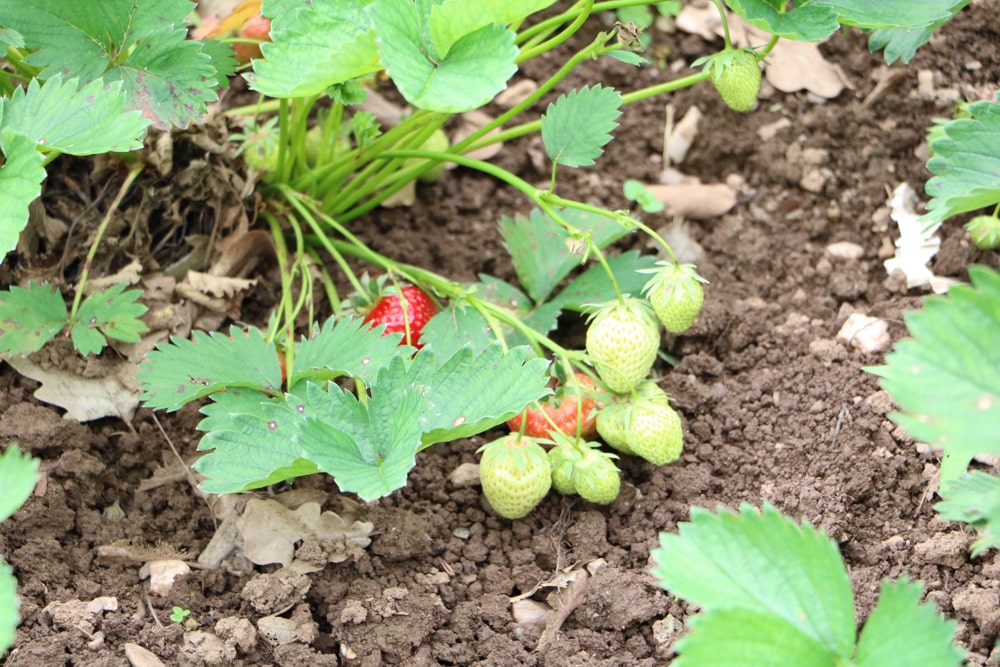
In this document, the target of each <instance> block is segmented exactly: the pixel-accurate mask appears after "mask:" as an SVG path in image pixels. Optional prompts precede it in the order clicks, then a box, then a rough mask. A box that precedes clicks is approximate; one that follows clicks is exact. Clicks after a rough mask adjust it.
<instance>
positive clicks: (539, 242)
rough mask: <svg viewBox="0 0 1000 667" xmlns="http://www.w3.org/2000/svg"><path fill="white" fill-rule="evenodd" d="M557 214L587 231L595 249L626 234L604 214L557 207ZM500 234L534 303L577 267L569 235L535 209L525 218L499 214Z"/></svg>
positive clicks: (515, 269) (515, 268)
mask: <svg viewBox="0 0 1000 667" xmlns="http://www.w3.org/2000/svg"><path fill="white" fill-rule="evenodd" d="M559 214H560V215H561V216H562V217H563V218H564V219H565V220H566V221H567V222H568V223H570V224H571V225H573V226H574V227H576V228H577V229H579V230H580V231H582V232H584V233H586V232H590V233H591V235H592V236H591V238H592V239H593V241H594V243H595V244H596V245H597V246H598V247H599V248H604V247H606V246H608V245H609V244H611V243H614V242H615V241H617V240H618V239H620V238H622V237H623V236H625V234H627V233H628V230H626V229H625V228H624V227H622V226H621V225H619V224H618V223H617V222H615V221H614V220H612V219H610V218H607V217H605V216H601V215H596V214H593V213H588V212H586V211H580V210H578V209H560V210H559ZM500 233H501V234H502V235H503V238H504V242H505V244H506V245H507V251H508V252H509V253H510V257H511V260H512V261H513V263H514V271H515V272H516V273H517V279H518V280H519V281H520V282H521V285H523V286H524V289H525V291H526V292H527V293H528V295H529V296H530V297H531V298H532V299H534V300H535V302H536V303H538V302H542V301H544V300H545V299H547V298H548V297H549V295H550V294H551V293H552V290H554V289H555V288H556V286H557V285H558V284H559V283H560V282H562V279H563V278H565V277H566V276H567V275H569V273H570V272H571V271H572V270H573V269H575V268H576V267H578V266H580V256H579V255H575V254H573V252H572V251H571V249H570V244H571V241H570V238H569V234H568V233H567V232H566V230H565V229H563V228H562V227H561V226H559V225H558V224H556V223H555V222H554V221H552V220H551V219H550V218H549V217H548V216H547V215H545V214H544V213H542V212H541V211H539V210H538V209H532V211H531V213H530V214H529V215H528V217H524V216H520V215H519V216H516V217H515V218H513V219H511V218H508V217H506V216H504V217H502V218H501V219H500Z"/></svg>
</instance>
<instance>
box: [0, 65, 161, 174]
mask: <svg viewBox="0 0 1000 667" xmlns="http://www.w3.org/2000/svg"><path fill="white" fill-rule="evenodd" d="M79 83H80V82H79V81H78V80H76V79H69V80H64V79H63V78H62V76H61V75H56V76H54V77H52V78H51V79H49V80H48V81H46V82H45V85H44V86H40V85H39V82H38V79H32V81H31V83H29V84H28V88H27V90H25V89H24V88H17V89H15V91H14V94H13V95H12V96H11V98H10V99H9V100H6V99H5V100H0V116H2V119H3V120H2V127H4V128H11V129H13V130H14V131H15V132H18V133H20V134H22V135H24V136H26V137H29V138H31V139H32V140H33V141H34V142H35V143H36V144H38V146H39V147H41V148H45V149H53V150H58V151H62V152H63V153H69V154H71V155H94V154H97V153H107V152H109V151H129V150H136V149H139V148H142V138H143V136H145V134H146V128H147V126H148V125H149V121H147V120H145V119H144V118H142V116H140V115H139V112H137V111H130V112H127V111H125V102H126V100H125V98H124V97H123V96H122V91H121V88H122V86H121V83H120V82H114V83H110V84H109V83H105V82H104V81H101V80H100V79H98V80H96V81H92V82H90V83H89V84H87V85H85V86H83V87H82V88H81V87H80V86H79Z"/></svg>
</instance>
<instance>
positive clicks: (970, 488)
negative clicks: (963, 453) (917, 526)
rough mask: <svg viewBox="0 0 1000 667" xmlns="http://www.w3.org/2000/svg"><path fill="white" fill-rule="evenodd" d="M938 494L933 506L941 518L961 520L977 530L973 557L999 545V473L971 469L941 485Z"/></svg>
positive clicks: (973, 545)
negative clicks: (937, 501)
mask: <svg viewBox="0 0 1000 667" xmlns="http://www.w3.org/2000/svg"><path fill="white" fill-rule="evenodd" d="M941 498H942V501H941V502H939V503H938V504H936V505H935V506H934V509H935V510H937V513H938V514H939V515H940V517H941V518H942V519H944V520H946V521H961V522H963V523H967V524H969V526H971V527H972V528H975V529H976V530H977V531H979V539H977V540H976V541H975V542H974V543H973V544H972V556H973V557H976V556H978V555H979V554H981V553H982V552H983V551H985V550H986V549H989V548H990V547H997V546H1000V477H996V476H994V475H987V474H986V473H984V472H983V471H981V470H973V471H972V472H969V473H966V474H964V475H962V476H961V477H959V478H958V479H956V480H954V481H952V482H950V483H949V484H948V485H947V486H944V487H942V488H941Z"/></svg>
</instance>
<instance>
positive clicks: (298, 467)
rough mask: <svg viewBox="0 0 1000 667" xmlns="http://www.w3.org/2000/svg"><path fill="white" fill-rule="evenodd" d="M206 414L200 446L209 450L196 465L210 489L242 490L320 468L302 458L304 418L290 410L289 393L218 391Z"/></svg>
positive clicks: (203, 483) (213, 491)
mask: <svg viewBox="0 0 1000 667" xmlns="http://www.w3.org/2000/svg"><path fill="white" fill-rule="evenodd" d="M201 413H202V414H203V415H205V418H204V419H203V420H201V423H199V424H198V430H199V431H203V432H205V435H204V436H203V437H202V439H201V441H200V442H199V443H198V450H199V451H208V452H209V453H208V454H205V455H204V456H202V457H201V458H200V459H198V461H196V462H195V464H194V469H195V470H197V471H198V472H199V473H201V474H203V475H205V477H207V479H206V480H204V481H203V482H202V483H201V484H200V487H201V488H202V489H203V490H204V491H207V492H208V493H219V494H222V493H239V492H240V491H246V490H249V489H257V488H261V487H264V486H269V485H271V484H277V483H278V482H281V481H283V480H286V479H291V478H294V477H302V476H304V475H310V474H312V473H315V472H318V471H319V468H318V466H317V465H316V464H315V463H313V462H311V461H308V460H306V459H305V458H304V457H303V451H302V446H301V444H300V443H299V442H298V441H297V440H296V437H297V436H298V432H299V427H300V425H301V423H302V417H301V416H299V414H298V412H289V408H288V406H287V404H286V403H285V398H284V397H280V396H278V397H268V396H265V395H264V394H261V393H260V392H257V391H253V390H249V389H232V390H228V391H226V392H225V393H217V394H213V395H212V402H211V403H208V404H206V405H205V406H204V407H203V408H202V409H201Z"/></svg>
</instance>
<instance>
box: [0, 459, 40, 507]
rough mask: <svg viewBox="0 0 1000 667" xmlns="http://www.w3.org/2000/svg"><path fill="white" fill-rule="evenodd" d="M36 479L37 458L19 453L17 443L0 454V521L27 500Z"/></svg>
mask: <svg viewBox="0 0 1000 667" xmlns="http://www.w3.org/2000/svg"><path fill="white" fill-rule="evenodd" d="M37 481H38V459H34V458H31V457H30V456H28V455H27V454H23V453H21V450H20V449H18V447H17V445H12V446H10V447H8V448H7V451H5V452H4V453H3V454H0V489H3V494H0V521H4V520H5V519H6V518H7V517H9V516H10V515H11V514H13V513H14V512H16V511H17V509H18V508H19V507H20V506H21V505H23V504H24V503H25V501H27V500H28V496H30V495H31V492H32V491H33V490H34V489H35V483H36V482H37Z"/></svg>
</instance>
